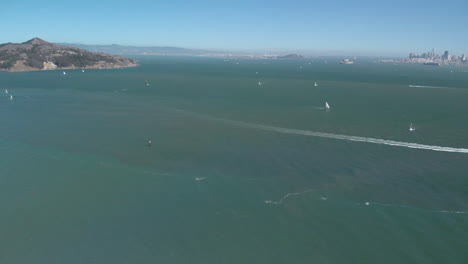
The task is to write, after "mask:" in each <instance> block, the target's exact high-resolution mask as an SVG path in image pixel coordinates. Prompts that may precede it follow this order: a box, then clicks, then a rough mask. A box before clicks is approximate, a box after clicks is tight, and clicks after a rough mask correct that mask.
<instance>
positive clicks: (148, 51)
mask: <svg viewBox="0 0 468 264" xmlns="http://www.w3.org/2000/svg"><path fill="white" fill-rule="evenodd" d="M57 44H59V45H64V46H71V47H76V48H79V49H84V50H88V51H91V52H104V53H109V54H115V55H194V56H195V55H215V54H223V53H222V52H217V51H209V50H201V49H185V48H178V47H137V46H121V45H115V44H112V45H85V44H77V43H57Z"/></svg>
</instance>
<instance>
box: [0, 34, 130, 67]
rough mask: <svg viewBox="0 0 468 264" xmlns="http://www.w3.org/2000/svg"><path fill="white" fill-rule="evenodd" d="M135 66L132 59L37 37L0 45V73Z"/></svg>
mask: <svg viewBox="0 0 468 264" xmlns="http://www.w3.org/2000/svg"><path fill="white" fill-rule="evenodd" d="M130 66H136V62H135V61H134V60H132V59H129V58H125V57H120V56H114V55H110V54H106V53H96V52H90V51H87V50H84V49H80V48H76V47H70V46H63V45H58V44H53V43H50V42H47V41H45V40H42V39H40V38H33V39H31V40H29V41H26V42H23V43H5V44H0V70H3V71H10V72H19V71H37V70H53V69H81V68H86V69H109V68H121V67H130Z"/></svg>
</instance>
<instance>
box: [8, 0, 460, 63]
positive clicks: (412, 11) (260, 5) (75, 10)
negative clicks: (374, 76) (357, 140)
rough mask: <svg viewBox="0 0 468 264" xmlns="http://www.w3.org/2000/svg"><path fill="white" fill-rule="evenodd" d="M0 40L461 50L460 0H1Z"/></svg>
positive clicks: (266, 48) (269, 48)
mask: <svg viewBox="0 0 468 264" xmlns="http://www.w3.org/2000/svg"><path fill="white" fill-rule="evenodd" d="M0 17H1V24H0V43H4V42H23V41H26V40H28V39H31V38H33V37H36V36H37V37H40V38H43V39H45V40H47V41H51V42H73V43H84V44H121V45H137V46H161V45H168V46H180V47H188V48H207V49H233V50H262V51H272V50H308V51H320V52H329V53H330V52H337V53H339V52H356V53H369V54H375V53H382V54H407V53H409V52H411V51H413V52H424V51H427V50H429V49H430V48H432V47H434V48H435V49H436V51H438V53H441V52H442V51H443V50H450V51H451V52H453V53H462V52H464V53H468V0H446V1H435V0H425V1H423V0H385V1H382V0H319V1H314V0H308V1H306V0H305V1H297V0H287V1H276V0H270V1H264V0H260V1H256V0H252V1H245V0H232V1H223V0H219V1H208V0H198V1H180V0H173V1H158V0H153V1H149V0H132V1H128V0H127V1H119V0H92V1H91V0H81V1H80V0H74V1H67V0H60V1H58V0H45V1H38V0H21V1H16V0H15V1H13V0H5V1H2V3H1V5H0Z"/></svg>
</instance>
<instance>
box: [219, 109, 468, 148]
mask: <svg viewBox="0 0 468 264" xmlns="http://www.w3.org/2000/svg"><path fill="white" fill-rule="evenodd" d="M212 119H215V120H217V121H220V122H223V123H229V124H232V125H236V126H241V127H247V128H254V129H260V130H265V131H272V132H278V133H283V134H294V135H303V136H312V137H321V138H332V139H340V140H347V141H355V142H365V143H373V144H380V145H388V146H395V147H404V148H412V149H424V150H432V151H443V152H452V153H468V149H466V148H452V147H443V146H432V145H424V144H418V143H410V142H402V141H394V140H386V139H380V138H369V137H359V136H349V135H340V134H332V133H324V132H316V131H309V130H300V129H293V128H282V127H274V126H267V125H260V124H252V123H246V122H241V121H233V120H228V119H220V118H212Z"/></svg>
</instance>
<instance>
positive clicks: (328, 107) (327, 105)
mask: <svg viewBox="0 0 468 264" xmlns="http://www.w3.org/2000/svg"><path fill="white" fill-rule="evenodd" d="M325 110H330V105H329V104H328V102H325Z"/></svg>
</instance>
